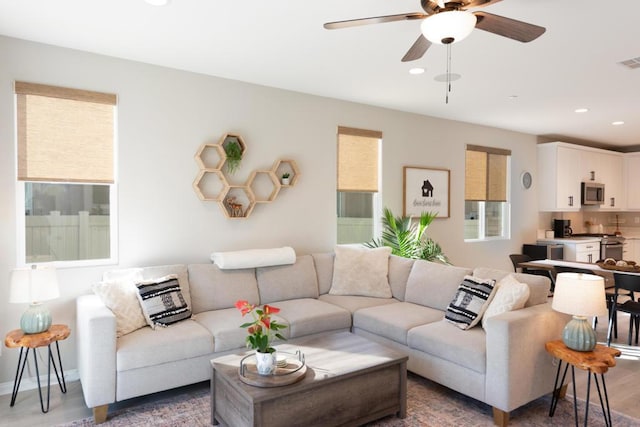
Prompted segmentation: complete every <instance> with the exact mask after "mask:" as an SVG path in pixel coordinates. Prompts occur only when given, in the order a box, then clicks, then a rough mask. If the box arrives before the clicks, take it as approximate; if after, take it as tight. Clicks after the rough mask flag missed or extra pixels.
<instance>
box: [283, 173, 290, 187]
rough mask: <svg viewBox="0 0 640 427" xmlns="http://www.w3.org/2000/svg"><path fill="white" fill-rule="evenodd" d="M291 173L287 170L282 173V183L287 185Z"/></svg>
mask: <svg viewBox="0 0 640 427" xmlns="http://www.w3.org/2000/svg"><path fill="white" fill-rule="evenodd" d="M290 177H291V174H290V173H289V172H285V173H283V174H282V185H289V183H290V182H291V181H290Z"/></svg>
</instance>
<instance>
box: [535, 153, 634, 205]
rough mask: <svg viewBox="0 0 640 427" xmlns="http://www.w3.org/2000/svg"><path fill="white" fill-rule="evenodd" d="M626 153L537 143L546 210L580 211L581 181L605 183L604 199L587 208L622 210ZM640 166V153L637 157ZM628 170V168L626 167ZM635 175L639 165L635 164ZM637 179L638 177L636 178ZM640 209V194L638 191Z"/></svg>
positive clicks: (540, 191) (540, 198)
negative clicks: (598, 203) (596, 204)
mask: <svg viewBox="0 0 640 427" xmlns="http://www.w3.org/2000/svg"><path fill="white" fill-rule="evenodd" d="M624 159H625V158H624V155H623V154H622V153H617V152H614V151H607V150H601V149H597V148H590V147H583V146H580V145H574V144H566V143H563V142H552V143H548V144H539V145H538V177H539V184H540V185H538V204H539V209H540V210H541V211H545V212H558V211H565V212H567V211H578V210H579V209H580V208H581V207H582V200H581V194H580V191H581V183H582V182H589V181H593V182H597V183H601V184H604V185H605V191H604V193H605V203H604V204H602V205H598V206H593V207H585V209H589V210H591V209H594V210H610V211H619V210H622V209H625V208H626V207H627V199H628V195H627V191H626V185H625V182H632V181H629V180H628V179H625V174H624V170H625V167H624V162H625V160H624ZM637 161H638V163H637V164H636V165H637V166H640V156H639V157H637ZM626 170H627V171H628V170H629V168H627V169H626ZM636 170H637V171H638V172H637V175H636V178H639V177H640V168H637V167H636ZM636 182H637V181H636ZM637 199H638V200H637V202H636V203H637V208H638V209H640V194H639V195H637Z"/></svg>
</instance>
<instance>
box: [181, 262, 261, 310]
mask: <svg viewBox="0 0 640 427" xmlns="http://www.w3.org/2000/svg"><path fill="white" fill-rule="evenodd" d="M188 270H189V281H190V283H191V299H192V302H193V308H192V311H193V313H194V314H198V313H202V312H203V311H210V310H220V309H223V308H231V307H234V306H235V303H236V301H238V300H247V301H249V303H250V304H258V303H259V302H260V297H259V294H258V283H257V281H256V272H255V269H253V268H246V269H239V270H221V269H219V268H218V266H216V265H214V264H190V265H189V266H188Z"/></svg>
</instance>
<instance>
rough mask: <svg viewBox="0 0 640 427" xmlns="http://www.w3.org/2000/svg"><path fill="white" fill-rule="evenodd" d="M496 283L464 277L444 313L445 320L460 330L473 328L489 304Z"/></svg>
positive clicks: (490, 280) (489, 280) (491, 280)
mask: <svg viewBox="0 0 640 427" xmlns="http://www.w3.org/2000/svg"><path fill="white" fill-rule="evenodd" d="M495 286H496V281H495V280H493V279H478V278H477V277H473V276H464V280H463V281H462V283H461V284H460V286H458V291H457V292H456V294H455V296H454V297H453V300H452V301H451V303H449V306H448V307H447V311H446V312H445V316H444V318H445V320H446V321H447V322H450V323H453V324H454V325H456V326H457V327H458V328H460V329H470V328H472V327H474V326H475V325H476V324H477V323H478V322H479V321H480V319H481V318H482V314H483V313H484V311H485V310H486V309H487V306H488V305H489V303H490V302H491V298H493V295H494V291H495Z"/></svg>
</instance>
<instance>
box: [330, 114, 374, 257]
mask: <svg viewBox="0 0 640 427" xmlns="http://www.w3.org/2000/svg"><path fill="white" fill-rule="evenodd" d="M381 141H382V132H377V131H370V130H363V129H353V128H347V127H342V126H340V127H338V189H337V190H338V191H337V207H338V243H340V244H344V243H364V242H368V241H370V240H372V239H373V237H374V236H375V235H376V230H377V221H376V220H375V219H376V218H377V217H379V212H380V209H379V207H378V200H379V197H378V194H379V170H380V144H381Z"/></svg>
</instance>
